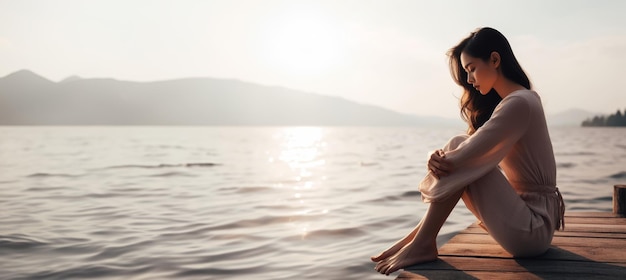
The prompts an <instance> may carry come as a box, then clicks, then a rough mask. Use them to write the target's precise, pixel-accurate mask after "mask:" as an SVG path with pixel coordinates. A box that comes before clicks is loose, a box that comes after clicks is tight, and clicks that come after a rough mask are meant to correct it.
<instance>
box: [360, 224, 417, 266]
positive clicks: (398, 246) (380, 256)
mask: <svg viewBox="0 0 626 280" xmlns="http://www.w3.org/2000/svg"><path fill="white" fill-rule="evenodd" d="M418 230H419V225H418V226H417V227H416V228H415V229H413V230H412V231H411V232H410V233H409V234H408V235H407V236H405V237H404V238H402V239H400V240H398V241H397V242H396V243H395V244H393V245H391V247H389V248H388V249H387V250H385V251H383V252H382V253H380V254H378V256H372V257H370V259H371V260H372V261H373V262H380V261H382V260H384V259H386V258H388V257H391V256H393V255H395V254H396V253H397V252H398V251H400V249H402V247H404V246H406V244H409V242H411V241H412V240H413V238H415V234H417V231H418Z"/></svg>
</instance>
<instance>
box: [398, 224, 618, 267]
mask: <svg viewBox="0 0 626 280" xmlns="http://www.w3.org/2000/svg"><path fill="white" fill-rule="evenodd" d="M439 255H440V256H439V260H437V261H435V262H431V263H426V264H420V265H415V266H412V267H409V268H407V269H405V270H404V271H402V272H401V273H400V275H398V277H397V278H396V279H626V218H623V217H622V216H620V215H617V214H613V213H605V212H568V213H566V215H565V230H564V231H557V232H556V233H555V236H554V239H553V240H552V247H551V248H550V249H549V250H548V252H546V253H545V254H544V255H542V256H539V257H536V258H528V259H515V258H512V256H511V255H510V254H509V253H507V252H506V251H504V249H502V247H500V245H498V244H497V243H496V242H495V241H494V240H493V239H492V238H491V237H490V236H489V235H488V234H487V233H486V232H485V231H484V230H483V229H482V228H480V227H479V226H477V225H475V224H473V225H471V226H470V227H468V228H467V229H466V230H464V231H462V232H460V233H459V234H457V235H456V236H455V237H453V238H452V239H450V241H448V242H447V243H446V244H445V245H443V246H442V247H441V248H440V249H439Z"/></svg>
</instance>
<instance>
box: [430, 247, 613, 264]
mask: <svg viewBox="0 0 626 280" xmlns="http://www.w3.org/2000/svg"><path fill="white" fill-rule="evenodd" d="M624 251H625V249H624V248H616V247H610V248H601V247H581V246H562V247H556V246H553V247H552V248H550V249H549V250H548V251H547V252H546V253H545V254H544V255H542V256H540V257H537V258H538V259H544V260H569V261H589V260H592V261H599V262H609V263H619V262H624ZM439 255H440V256H473V257H485V258H486V257H490V258H511V257H512V256H511V254H509V253H508V252H506V251H505V250H504V249H502V247H501V246H500V245H497V244H472V245H471V246H468V244H460V243H454V244H447V245H446V246H444V247H442V248H441V249H439Z"/></svg>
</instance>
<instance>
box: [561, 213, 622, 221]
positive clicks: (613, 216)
mask: <svg viewBox="0 0 626 280" xmlns="http://www.w3.org/2000/svg"><path fill="white" fill-rule="evenodd" d="M568 217H598V218H621V216H620V215H617V214H613V213H611V212H583V211H567V212H565V218H566V219H567V218H568ZM566 221H567V220H566Z"/></svg>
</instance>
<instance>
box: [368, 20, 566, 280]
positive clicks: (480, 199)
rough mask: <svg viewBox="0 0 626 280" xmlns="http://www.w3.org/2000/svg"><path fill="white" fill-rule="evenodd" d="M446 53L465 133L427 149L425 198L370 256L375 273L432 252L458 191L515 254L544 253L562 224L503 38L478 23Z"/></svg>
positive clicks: (525, 84) (550, 165)
mask: <svg viewBox="0 0 626 280" xmlns="http://www.w3.org/2000/svg"><path fill="white" fill-rule="evenodd" d="M448 55H449V58H450V71H451V74H452V76H453V78H454V80H455V81H456V83H457V84H459V85H460V86H461V87H462V88H463V96H462V97H461V115H462V116H463V118H464V119H465V120H466V121H467V122H468V124H469V129H468V134H467V135H459V136H456V137H454V138H452V139H451V140H450V141H449V142H448V143H447V144H446V145H445V146H444V148H443V149H440V150H437V151H435V152H433V153H432V154H431V156H430V159H429V160H428V164H427V165H428V169H429V171H428V174H427V175H426V177H425V178H424V179H423V180H422V182H421V183H420V186H419V189H420V192H421V194H422V200H424V201H425V202H427V203H430V205H429V207H428V210H427V211H426V214H425V216H424V217H423V218H422V220H421V221H420V222H419V224H418V225H417V226H416V227H415V229H413V230H412V231H411V232H410V233H409V234H408V235H407V236H405V237H404V238H402V239H400V240H399V241H398V242H396V243H395V244H394V245H392V246H391V247H390V248H389V249H387V250H385V251H383V252H382V253H380V254H379V255H378V256H374V257H372V261H374V262H377V264H376V270H378V271H379V272H380V273H383V274H387V275H388V274H389V273H392V272H394V271H396V270H398V269H401V268H404V267H407V266H410V265H414V264H418V263H422V262H428V261H434V260H436V259H437V254H438V253H437V244H436V237H437V234H438V233H439V229H441V226H442V225H443V223H444V222H445V220H446V219H447V218H448V215H449V214H450V212H451V211H452V209H453V208H454V206H455V205H456V203H457V202H458V200H459V199H460V198H462V199H463V202H465V205H466V206H467V208H468V209H469V210H470V211H471V212H472V213H473V214H474V215H475V216H476V217H477V218H478V220H479V222H480V225H481V226H482V227H483V228H484V229H485V230H487V232H488V233H489V234H490V235H491V236H492V237H493V238H494V239H495V240H496V241H497V242H498V243H499V244H500V245H501V246H502V247H503V248H504V249H505V250H506V251H508V252H509V253H511V254H512V255H513V256H515V257H530V256H536V255H540V254H542V253H544V252H545V251H546V250H547V249H548V247H549V246H550V243H551V242H552V237H553V235H554V231H555V230H556V229H559V228H561V227H562V226H563V214H564V211H565V206H564V203H563V199H562V197H561V194H560V192H559V191H558V189H557V188H556V164H555V160H554V153H553V151H552V144H551V141H550V136H549V134H548V128H547V125H546V120H545V116H544V112H543V108H542V104H541V100H540V98H539V95H537V93H536V92H534V91H532V90H531V85H530V81H529V79H528V77H527V76H526V74H525V73H524V71H523V70H522V68H521V66H520V65H519V63H518V61H517V59H516V58H515V56H514V55H513V51H512V50H511V46H510V45H509V43H508V41H507V39H506V38H505V37H504V35H502V34H501V33H500V32H498V31H497V30H495V29H493V28H481V29H479V30H477V31H476V32H473V33H472V34H471V35H470V36H469V37H467V38H465V39H464V40H462V41H461V42H460V43H459V44H458V45H457V46H455V47H454V48H452V49H451V50H450V52H449V53H448Z"/></svg>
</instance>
